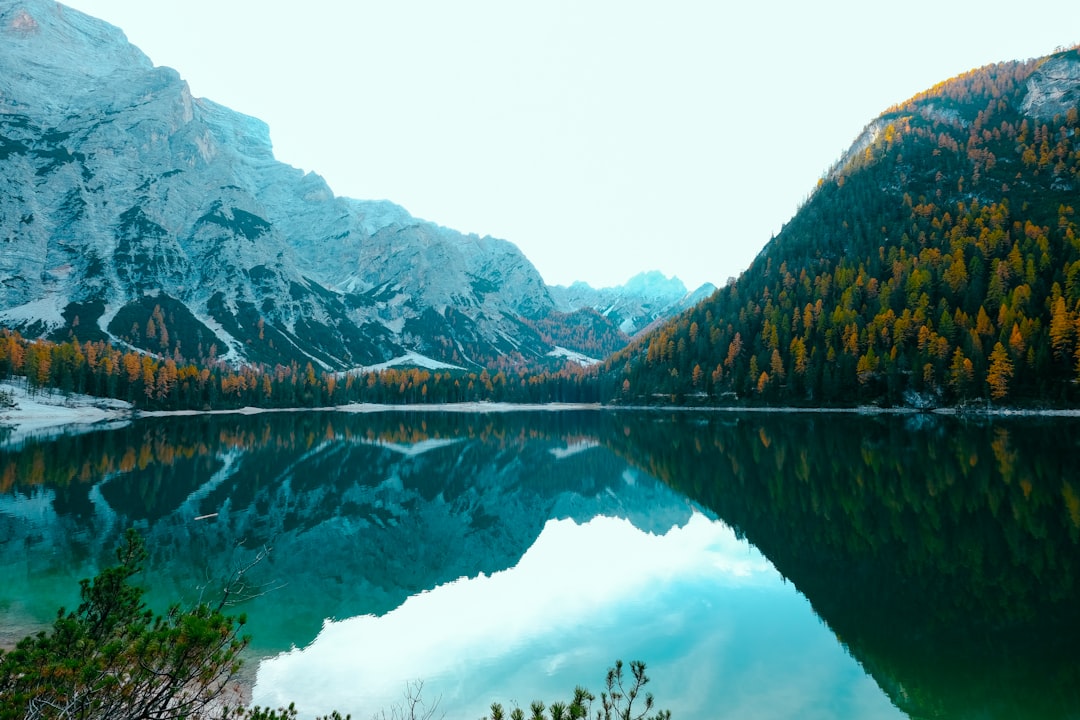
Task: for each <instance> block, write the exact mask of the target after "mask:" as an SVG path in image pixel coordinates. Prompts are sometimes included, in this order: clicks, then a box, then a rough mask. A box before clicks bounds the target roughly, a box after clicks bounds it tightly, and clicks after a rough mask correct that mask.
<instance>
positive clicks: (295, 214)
mask: <svg viewBox="0 0 1080 720" xmlns="http://www.w3.org/2000/svg"><path fill="white" fill-rule="evenodd" d="M0 48H2V49H0V242H3V243H4V245H5V247H4V252H3V253H2V255H0V278H2V280H0V309H2V310H3V311H4V315H3V319H4V321H5V322H8V323H11V324H14V325H17V326H19V327H20V328H21V329H22V330H24V331H25V332H27V333H28V334H52V335H53V336H54V337H56V336H58V337H65V336H66V335H67V334H68V332H69V331H71V330H73V329H75V319H76V317H77V318H78V320H79V323H78V329H77V330H76V331H75V332H76V333H77V334H78V335H79V336H80V337H81V339H98V338H108V339H111V340H113V341H122V342H126V343H127V344H129V345H131V346H134V347H140V348H144V349H146V350H150V351H154V352H170V351H175V350H176V349H177V348H176V347H175V344H176V342H179V344H180V347H179V351H180V352H181V353H183V354H184V355H186V356H188V357H199V356H205V355H207V354H208V353H209V349H210V347H211V346H214V347H215V352H216V354H217V355H218V356H219V357H220V356H223V355H230V354H231V356H234V357H236V358H237V359H240V358H244V359H247V360H255V361H266V362H289V361H291V360H297V361H300V362H305V361H314V362H315V363H316V364H317V365H320V366H323V367H327V368H346V367H355V366H359V365H369V364H375V363H379V362H382V361H384V360H386V359H388V358H391V357H395V356H400V355H402V354H403V353H404V352H405V351H406V350H416V351H418V352H422V353H424V354H426V355H434V356H436V357H438V358H439V359H440V360H442V361H445V362H450V363H454V364H462V365H469V364H472V365H476V364H482V363H483V362H484V361H485V360H486V359H489V358H491V357H494V356H498V355H503V354H506V353H510V352H518V353H520V354H521V355H522V356H523V357H526V358H528V357H530V356H536V357H541V356H543V355H544V353H546V352H547V351H548V350H549V349H550V347H549V346H548V345H546V344H545V343H543V342H542V341H541V340H540V339H539V338H538V337H536V335H535V333H530V331H529V330H528V328H527V326H525V325H523V323H522V322H521V319H522V318H526V317H531V316H536V315H542V314H544V313H546V312H548V311H549V310H550V309H551V307H552V305H553V304H552V301H551V298H550V295H549V293H548V291H547V288H546V286H545V285H544V283H543V280H542V279H541V278H540V275H539V274H538V273H537V271H536V269H535V268H534V267H533V266H532V265H531V264H530V263H529V261H528V260H527V259H526V258H525V257H524V255H522V254H521V252H520V251H519V250H518V249H517V248H516V247H515V246H514V245H512V244H511V243H509V242H506V241H503V240H497V239H494V238H489V237H477V236H475V235H463V234H461V233H458V232H456V231H453V230H450V229H447V228H443V227H439V226H437V225H435V224H433V223H429V222H425V221H422V220H418V219H416V218H413V217H412V216H410V215H409V213H408V212H406V211H405V210H404V209H403V208H400V207H398V206H396V205H393V204H392V203H389V202H385V201H383V202H364V201H358V200H351V199H348V198H339V197H336V196H335V195H334V194H333V193H332V192H331V190H330V188H329V187H328V186H327V185H326V183H325V182H324V181H323V180H322V178H320V177H319V176H318V175H315V174H313V173H304V172H302V171H300V170H297V169H295V168H292V167H290V166H288V165H285V164H283V163H279V162H277V161H276V160H275V159H274V155H273V150H272V147H271V144H270V137H269V130H268V128H267V126H266V124H265V123H263V122H262V121H260V120H258V119H256V118H252V117H248V116H245V115H242V114H240V113H236V112H234V111H232V110H229V109H228V108H225V107H223V106H221V105H218V104H216V103H214V102H211V101H209V100H205V99H202V98H193V97H192V96H191V93H190V91H189V89H188V86H187V84H186V83H185V82H184V81H183V80H182V79H181V78H180V76H179V75H178V74H177V73H176V72H175V71H173V70H171V69H168V68H155V67H154V66H153V64H152V63H151V62H150V60H149V59H148V58H146V56H145V55H143V54H142V53H141V52H140V51H139V50H138V49H137V48H135V47H133V46H131V45H130V44H129V43H128V42H127V40H126V38H125V37H124V35H123V33H122V32H121V31H120V30H118V29H117V28H114V27H112V26H110V25H108V24H107V23H104V22H101V21H99V20H95V19H93V18H90V17H88V16H86V15H83V14H81V13H79V12H76V11H74V10H71V9H69V8H66V7H64V6H62V5H59V4H57V3H55V2H52V1H51V0H2V1H0ZM155 307H159V308H160V309H161V311H162V312H161V314H162V317H163V318H165V319H166V321H167V322H168V324H169V325H170V328H169V330H170V332H169V335H170V337H171V338H172V345H171V346H169V347H161V346H159V341H158V339H157V338H156V337H155V338H150V337H147V333H146V332H145V331H143V328H144V326H145V325H146V323H147V320H149V319H150V318H151V316H152V312H153V310H154V308H155Z"/></svg>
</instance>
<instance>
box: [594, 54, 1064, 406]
mask: <svg viewBox="0 0 1080 720" xmlns="http://www.w3.org/2000/svg"><path fill="white" fill-rule="evenodd" d="M1077 55H1078V53H1077V51H1076V50H1073V51H1070V56H1071V57H1074V58H1076V56H1077ZM1076 59H1080V58H1076ZM1037 65H1038V63H1037V62H1034V61H1033V62H1024V63H1019V62H1018V63H1005V64H1000V65H993V66H988V67H984V68H981V69H978V70H974V71H972V72H970V73H967V74H965V75H963V76H960V77H958V78H955V79H953V80H950V81H948V82H946V83H942V84H940V85H938V86H936V87H935V88H932V89H931V90H929V91H927V92H925V93H923V94H921V95H919V96H917V97H915V98H913V99H911V100H910V101H908V102H906V103H904V104H902V105H899V106H896V107H894V108H891V109H890V110H889V111H887V112H886V113H885V114H884V115H882V116H881V117H880V118H879V119H878V120H877V121H876V122H875V123H874V124H872V125H871V126H870V127H868V128H867V131H866V132H865V133H864V135H863V137H862V138H861V139H860V142H858V143H856V146H855V148H853V150H852V151H851V152H850V153H849V155H848V156H847V157H845V158H844V159H843V160H841V161H840V163H838V164H837V166H836V167H835V168H834V169H833V170H832V171H831V172H829V173H828V174H827V175H826V176H825V177H824V178H823V179H822V180H821V182H820V184H819V186H818V188H817V189H816V190H815V192H814V193H813V195H812V196H811V197H810V198H809V199H808V200H807V202H806V203H805V205H804V206H803V207H802V208H801V209H800V211H799V212H798V214H797V215H796V216H795V217H794V218H793V219H792V220H791V222H790V223H789V224H788V225H787V226H785V227H784V228H783V230H782V231H781V232H780V234H779V235H778V236H777V237H776V238H774V239H773V240H772V241H771V242H770V243H769V244H768V245H767V246H766V247H765V249H764V250H763V251H762V252H761V254H760V255H759V256H758V257H757V258H756V260H755V261H754V263H753V264H752V266H751V267H750V268H749V269H748V270H747V271H746V272H744V273H743V274H742V276H740V277H739V278H738V280H736V281H735V282H733V283H731V284H729V285H728V286H727V287H725V288H723V289H721V290H720V291H718V292H717V293H716V294H715V295H714V296H713V297H712V298H711V299H709V300H708V301H706V302H705V303H703V304H701V305H699V306H697V307H696V308H694V309H692V310H691V311H688V312H687V313H685V314H683V315H682V316H681V317H679V318H678V319H676V320H675V321H673V322H671V323H669V324H667V325H666V326H664V327H662V328H660V329H659V330H658V331H656V332H653V333H651V334H649V335H647V336H646V337H644V338H641V339H638V340H636V341H635V342H634V343H633V344H631V345H630V346H629V347H628V348H627V349H626V350H625V351H623V352H620V353H617V354H616V355H614V356H613V357H612V358H610V359H609V360H608V361H607V363H606V367H605V372H604V376H603V378H604V379H603V385H604V387H603V390H602V395H603V396H604V397H605V398H607V399H611V400H615V401H630V402H634V401H642V400H644V401H650V400H653V399H656V398H661V399H663V400H665V401H670V400H675V401H676V402H679V401H689V400H697V401H699V402H705V403H715V402H723V401H734V400H738V401H749V402H766V403H786V404H813V405H831V404H854V403H860V402H876V403H882V404H886V405H897V404H916V405H941V404H958V403H965V402H969V401H975V400H978V401H984V400H989V401H995V402H1008V403H1014V404H1025V403H1027V404H1040V405H1043V404H1048V405H1063V404H1069V403H1074V402H1076V401H1077V400H1078V399H1080V396H1078V392H1077V385H1076V381H1077V379H1078V377H1080V238H1078V235H1080V230H1078V227H1077V214H1076V207H1075V205H1076V202H1077V190H1078V188H1080V138H1078V136H1077V132H1078V130H1080V122H1078V118H1077V109H1076V108H1073V109H1070V110H1069V111H1068V112H1067V113H1065V114H1063V115H1057V116H1055V117H1053V118H1045V119H1035V118H1033V117H1028V116H1025V115H1024V114H1022V113H1021V110H1020V108H1021V103H1022V100H1023V98H1024V96H1025V94H1026V81H1027V79H1028V77H1029V76H1030V75H1031V73H1032V72H1033V71H1034V70H1035V69H1036V67H1037Z"/></svg>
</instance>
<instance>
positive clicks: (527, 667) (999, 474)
mask: <svg viewBox="0 0 1080 720" xmlns="http://www.w3.org/2000/svg"><path fill="white" fill-rule="evenodd" d="M1077 430H1080V424H1077V423H1076V422H1074V421H1072V420H1068V419H1054V420H1023V421H996V422H989V421H981V422H969V421H958V420H955V419H951V418H924V417H917V418H910V419H908V418H895V417H860V416H837V415H828V416H824V415H817V416H815V415H754V414H748V415H738V414H730V413H674V414H672V413H660V412H657V413H629V412H602V411H594V412H562V413H511V414H491V415H469V414H460V413H456V414H439V413H434V412H407V411H402V412H389V413H372V414H363V415H348V414H343V413H336V412H327V413H295V414H274V415H265V416H214V417H194V418H174V419H154V420H143V421H138V422H135V423H133V424H131V425H130V426H127V427H124V428H120V429H115V430H109V431H104V430H103V431H95V432H90V433H85V434H81V435H72V436H64V435H61V436H56V437H50V438H41V439H31V440H28V441H24V442H21V443H20V444H18V445H17V446H8V447H3V446H0V572H2V573H3V577H4V579H5V582H4V583H3V584H2V586H0V640H3V639H5V638H7V639H9V640H10V639H11V638H15V637H18V636H20V635H21V634H23V633H25V632H28V631H30V630H34V629H37V628H40V627H44V626H45V625H47V624H48V623H49V622H50V620H51V619H52V617H54V615H55V609H56V608H57V607H58V606H60V605H67V606H69V607H70V606H71V605H72V604H73V603H74V602H75V601H76V599H77V589H78V584H77V583H78V580H79V579H80V578H82V577H88V576H91V575H93V574H94V573H95V572H96V571H97V570H98V569H99V568H100V567H102V566H103V565H105V564H107V563H109V562H110V560H111V554H112V551H113V549H114V548H115V547H116V545H117V542H118V540H119V537H120V535H121V533H122V532H123V530H124V529H125V528H127V527H132V526H133V527H136V528H137V529H139V530H140V531H141V532H142V533H143V535H144V536H145V537H146V539H147V544H148V547H149V548H150V550H151V557H150V559H149V561H148V566H147V569H146V571H145V572H144V573H143V576H142V577H141V582H142V583H143V584H144V585H145V586H147V587H148V588H149V599H150V601H151V603H152V604H153V605H154V606H155V607H158V608H159V609H160V608H164V607H166V606H167V605H168V604H169V603H170V602H174V601H177V600H179V601H182V602H195V601H198V600H200V599H212V598H215V597H217V594H218V593H219V592H220V588H221V587H222V584H223V583H224V582H225V581H226V579H227V578H228V577H230V575H231V574H232V573H233V572H234V571H235V570H236V569H237V568H239V567H242V566H244V565H245V564H246V563H247V562H249V561H250V560H251V559H252V558H253V557H255V555H256V554H258V553H260V552H262V553H265V554H266V558H265V559H264V560H263V561H262V562H260V563H258V564H257V565H256V566H255V567H254V568H253V569H252V570H251V571H250V572H249V573H248V575H247V576H246V580H247V581H248V587H249V588H250V597H248V598H246V599H244V600H243V602H241V603H240V604H238V605H236V606H235V608H234V609H235V610H236V611H237V612H244V613H245V614H246V615H247V617H248V625H247V629H248V631H249V632H250V633H251V635H252V643H251V645H250V647H249V650H248V653H247V658H248V663H247V673H248V674H247V677H248V680H249V681H250V682H251V683H252V684H253V686H254V689H253V694H254V700H255V702H257V703H260V704H263V705H268V704H269V705H279V704H283V703H287V702H296V703H297V706H298V707H300V708H301V709H302V710H303V712H304V713H305V715H308V716H310V715H313V714H315V713H324V712H328V711H329V710H331V709H338V710H340V711H342V712H350V713H352V715H353V717H354V718H367V717H371V716H373V715H375V714H376V713H379V712H382V711H386V712H387V713H388V714H389V713H390V712H391V710H392V709H393V707H394V706H395V704H397V703H400V702H402V699H403V694H404V693H405V692H406V688H407V687H410V686H411V687H414V688H415V687H416V683H417V682H420V683H422V685H423V688H422V691H421V698H422V700H423V701H424V702H426V703H428V704H431V703H434V702H435V701H438V703H439V704H438V712H437V713H436V717H437V716H439V715H441V714H442V713H443V712H445V713H446V717H448V718H457V717H461V718H478V717H481V716H482V715H483V714H484V713H485V712H486V710H487V708H488V706H489V705H490V703H491V702H493V701H498V702H500V703H502V704H504V705H514V704H518V705H521V706H523V707H527V705H528V703H529V702H531V701H533V700H537V699H539V700H543V701H544V702H548V703H550V702H551V701H554V700H563V701H566V700H568V699H569V698H570V697H571V695H572V692H573V688H574V687H575V686H576V685H584V686H586V687H588V688H589V689H590V690H591V691H593V692H594V693H596V694H599V692H600V691H601V690H603V689H604V688H603V681H604V676H605V673H606V670H607V668H608V667H609V666H610V665H611V664H612V663H613V662H614V661H615V660H616V659H623V660H625V661H629V660H637V659H640V660H644V661H645V662H647V663H648V667H649V676H650V677H651V678H652V682H651V684H650V685H649V688H648V689H650V690H651V691H652V692H653V693H654V694H655V695H656V698H657V703H658V705H659V706H660V707H665V708H669V709H671V710H672V711H673V713H674V716H675V717H676V718H699V717H709V718H794V717H798V718H806V717H810V718H851V717H859V718H864V717H865V718H878V717H903V716H905V715H907V716H911V717H965V716H969V717H1001V718H1006V717H1009V718H1013V717H1032V718H1045V717H1076V710H1075V708H1078V707H1080V697H1078V691H1077V688H1078V687H1080V660H1078V657H1077V654H1076V653H1075V647H1077V641H1078V640H1080V619H1078V617H1077V613H1076V612H1075V608H1076V607H1080V605H1078V602H1077V601H1078V600H1080V591H1078V585H1077V581H1078V579H1080V578H1078V573H1080V499H1078V498H1080V492H1078V489H1080V481H1077V480H1076V479H1075V478H1076V475H1075V473H1074V470H1073V460H1072V458H1074V457H1075V451H1076V449H1077V442H1078V441H1077V438H1080V433H1078V432H1077ZM410 684H411V685H410Z"/></svg>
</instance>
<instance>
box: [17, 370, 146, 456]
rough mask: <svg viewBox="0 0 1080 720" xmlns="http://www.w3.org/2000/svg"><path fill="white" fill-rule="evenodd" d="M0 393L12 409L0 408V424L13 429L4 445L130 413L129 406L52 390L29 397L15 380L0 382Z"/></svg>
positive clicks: (123, 417) (114, 401)
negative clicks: (47, 431)
mask: <svg viewBox="0 0 1080 720" xmlns="http://www.w3.org/2000/svg"><path fill="white" fill-rule="evenodd" d="M0 392H2V393H5V394H9V395H10V396H11V399H12V400H13V401H14V406H13V407H0V425H7V426H14V428H15V429H14V431H13V432H12V433H11V434H10V435H8V436H7V438H6V440H5V442H8V443H10V442H18V441H20V440H23V439H25V438H27V437H29V436H30V435H36V434H40V433H41V432H42V431H46V430H50V429H56V428H59V427H61V426H64V430H65V431H67V430H69V429H85V426H87V425H92V424H94V423H100V422H107V421H114V420H126V419H127V418H129V417H130V416H131V415H132V413H133V407H132V405H131V403H128V402H124V401H123V400H115V399H113V398H99V397H91V396H90V395H76V394H72V395H64V394H63V393H60V392H57V391H55V390H45V389H42V390H40V391H36V392H34V393H33V394H31V393H30V392H29V391H28V390H27V387H26V385H25V383H20V382H18V381H14V382H12V381H5V382H2V383H0Z"/></svg>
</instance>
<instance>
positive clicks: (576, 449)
mask: <svg viewBox="0 0 1080 720" xmlns="http://www.w3.org/2000/svg"><path fill="white" fill-rule="evenodd" d="M595 447H600V443H599V442H597V441H596V440H581V441H579V442H575V443H569V444H568V445H567V446H566V447H564V448H551V450H549V451H548V452H550V453H551V454H552V455H554V456H555V459H556V460H564V459H566V458H568V457H570V456H572V455H577V454H578V453H582V452H585V451H586V450H592V449H593V448H595Z"/></svg>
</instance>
